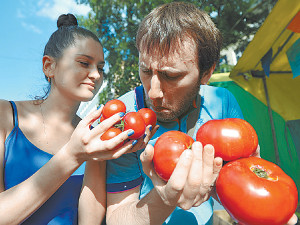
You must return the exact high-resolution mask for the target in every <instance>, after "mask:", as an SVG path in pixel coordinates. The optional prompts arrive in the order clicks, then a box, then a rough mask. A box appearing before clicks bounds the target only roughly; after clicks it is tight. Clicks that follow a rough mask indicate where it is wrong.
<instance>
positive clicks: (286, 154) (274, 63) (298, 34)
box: [210, 0, 300, 200]
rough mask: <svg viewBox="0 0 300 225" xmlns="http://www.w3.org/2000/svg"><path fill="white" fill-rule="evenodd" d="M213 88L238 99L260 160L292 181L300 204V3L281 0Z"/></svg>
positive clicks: (218, 78)
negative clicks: (273, 165) (276, 167)
mask: <svg viewBox="0 0 300 225" xmlns="http://www.w3.org/2000/svg"><path fill="white" fill-rule="evenodd" d="M210 85H214V86H222V87H225V88H227V89H229V90H230V91H231V92H232V93H233V94H234V95H235V97H236V99H237V101H238V102H239V104H240V106H241V109H242V111H243V113H244V117H245V119H246V120H247V121H248V122H250V123H251V124H252V125H253V127H254V128H255V130H256V131H257V134H258V138H259V143H260V146H261V156H262V158H264V159H266V160H269V161H272V162H274V163H276V164H277V165H279V166H280V167H281V168H282V169H283V170H284V171H285V172H286V173H287V174H288V175H289V176H291V177H292V178H293V180H294V181H295V183H296V185H297V188H298V194H299V200H300V191H299V190H300V100H299V96H300V1H291V0H278V2H277V3H276V5H275V6H274V8H273V9H272V11H271V13H270V14H269V16H268V17H267V18H266V20H265V22H264V23H263V25H262V26H261V27H260V29H259V30H258V31H257V33H256V34H255V36H254V38H253V40H252V41H251V42H250V43H249V45H248V46H247V48H246V50H245V51H244V52H243V55H242V57H241V58H240V59H239V60H238V63H237V65H236V66H235V67H234V68H233V70H232V71H231V72H230V74H214V75H213V76H212V78H211V80H210Z"/></svg>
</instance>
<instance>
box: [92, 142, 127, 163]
mask: <svg viewBox="0 0 300 225" xmlns="http://www.w3.org/2000/svg"><path fill="white" fill-rule="evenodd" d="M131 147H132V141H130V142H127V143H126V144H124V145H123V146H122V147H120V148H118V149H112V150H109V149H106V150H104V151H99V152H94V154H93V155H92V159H93V160H97V161H103V160H111V159H117V158H119V157H120V156H121V155H123V154H126V153H128V151H129V150H130V149H131Z"/></svg>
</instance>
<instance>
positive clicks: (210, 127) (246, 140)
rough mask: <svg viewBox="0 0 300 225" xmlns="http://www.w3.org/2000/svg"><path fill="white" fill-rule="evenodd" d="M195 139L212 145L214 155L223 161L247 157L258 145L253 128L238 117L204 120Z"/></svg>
mask: <svg viewBox="0 0 300 225" xmlns="http://www.w3.org/2000/svg"><path fill="white" fill-rule="evenodd" d="M196 140H197V141H199V142H201V143H202V144H203V146H205V145H207V144H211V145H213V146H214V148H215V157H218V156H219V157H221V158H222V159H223V160H224V161H232V160H235V159H238V158H243V157H249V156H250V155H252V154H253V153H254V152H255V151H256V149H257V146H258V138H257V134H256V132H255V130H254V128H253V127H252V126H251V125H250V124H249V123H248V122H247V121H246V120H243V119H238V118H228V119H220V120H210V121H208V122H206V123H205V124H203V125H202V126H201V127H200V128H199V130H198V131H197V134H196Z"/></svg>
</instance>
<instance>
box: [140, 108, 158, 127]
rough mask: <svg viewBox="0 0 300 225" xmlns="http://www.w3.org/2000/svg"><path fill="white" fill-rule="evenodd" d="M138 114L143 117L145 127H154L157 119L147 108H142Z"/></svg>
mask: <svg viewBox="0 0 300 225" xmlns="http://www.w3.org/2000/svg"><path fill="white" fill-rule="evenodd" d="M138 113H139V114H141V116H142V117H143V119H144V121H145V124H146V127H147V126H148V125H151V126H152V127H154V126H155V125H156V121H157V117H156V114H155V112H154V111H153V110H152V109H149V108H142V109H140V110H139V111H138Z"/></svg>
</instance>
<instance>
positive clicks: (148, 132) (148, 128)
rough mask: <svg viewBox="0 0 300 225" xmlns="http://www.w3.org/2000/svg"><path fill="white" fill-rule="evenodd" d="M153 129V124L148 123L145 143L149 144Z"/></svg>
mask: <svg viewBox="0 0 300 225" xmlns="http://www.w3.org/2000/svg"><path fill="white" fill-rule="evenodd" d="M151 130H152V125H148V126H147V127H146V131H145V134H146V136H145V138H144V143H145V144H147V143H148V142H149V141H150V139H151Z"/></svg>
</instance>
